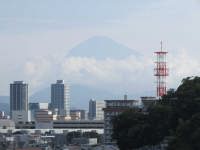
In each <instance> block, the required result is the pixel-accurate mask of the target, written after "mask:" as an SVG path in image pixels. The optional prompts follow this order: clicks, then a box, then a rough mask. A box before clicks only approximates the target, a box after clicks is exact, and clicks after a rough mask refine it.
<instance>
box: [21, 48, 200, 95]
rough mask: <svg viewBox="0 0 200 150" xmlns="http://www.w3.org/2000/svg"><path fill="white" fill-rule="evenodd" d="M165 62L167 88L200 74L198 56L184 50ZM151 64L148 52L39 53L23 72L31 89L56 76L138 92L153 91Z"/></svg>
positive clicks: (114, 91)
mask: <svg viewBox="0 0 200 150" xmlns="http://www.w3.org/2000/svg"><path fill="white" fill-rule="evenodd" d="M168 64H169V68H170V76H169V77H168V78H167V87H168V88H176V87H177V86H178V85H179V84H180V82H181V80H182V79H183V78H185V77H187V76H194V75H199V74H200V61H199V59H198V58H195V57H194V56H191V55H189V53H188V51H187V50H180V51H179V52H178V53H176V54H169V55H168ZM153 68H154V61H153V58H152V57H147V56H141V57H135V56H129V57H126V58H124V59H110V58H107V59H104V60H97V59H95V58H89V57H67V58H64V59H61V60H59V61H58V58H52V57H39V58H35V59H33V60H30V61H28V62H27V63H26V64H25V66H24V73H25V76H26V79H28V81H29V83H30V87H32V90H33V91H36V89H41V88H42V87H45V86H48V85H49V86H50V84H51V83H53V82H55V80H57V79H64V80H66V81H67V82H69V83H70V84H81V85H87V86H91V87H95V88H102V89H104V90H107V91H112V92H113V93H116V94H117V93H122V92H123V93H124V92H128V93H131V94H132V95H137V96H141V95H155V86H156V84H155V81H156V78H155V77H154V76H153ZM72 90H73V89H72Z"/></svg>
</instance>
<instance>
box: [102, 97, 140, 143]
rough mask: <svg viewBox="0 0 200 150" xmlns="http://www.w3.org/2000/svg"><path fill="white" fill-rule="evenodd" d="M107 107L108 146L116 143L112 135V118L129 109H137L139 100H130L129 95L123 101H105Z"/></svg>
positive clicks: (106, 138)
mask: <svg viewBox="0 0 200 150" xmlns="http://www.w3.org/2000/svg"><path fill="white" fill-rule="evenodd" d="M105 102H106V106H105V108H104V109H103V110H104V140H105V143H106V144H112V143H115V141H113V139H112V137H111V135H112V129H113V127H112V118H113V117H115V116H117V115H119V114H121V113H122V112H124V111H125V110H127V109H130V108H135V107H137V104H138V101H137V100H128V99H127V95H125V96H124V99H123V100H105Z"/></svg>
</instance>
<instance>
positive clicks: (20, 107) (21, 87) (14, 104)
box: [10, 81, 28, 117]
mask: <svg viewBox="0 0 200 150" xmlns="http://www.w3.org/2000/svg"><path fill="white" fill-rule="evenodd" d="M13 111H25V112H26V111H28V84H27V83H24V82H23V81H14V83H12V84H10V112H11V117H12V112H13Z"/></svg>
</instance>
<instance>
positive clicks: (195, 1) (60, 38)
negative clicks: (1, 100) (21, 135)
mask: <svg viewBox="0 0 200 150" xmlns="http://www.w3.org/2000/svg"><path fill="white" fill-rule="evenodd" d="M199 27H200V1H199V0H151V1H149V0H101V1H94V0H84V1H82V0H57V1H55V0H42V1H41V0H18V1H14V0H6V1H4V0H0V75H1V76H0V77H1V78H0V95H9V84H10V83H11V82H13V81H14V80H25V81H26V82H28V83H29V84H30V86H29V87H30V90H29V91H30V93H31V94H32V93H34V92H36V91H37V90H39V89H42V88H44V87H46V86H49V84H50V83H52V82H55V80H56V79H57V78H63V79H65V80H67V81H68V82H70V83H71V84H74V83H75V84H79V83H80V84H87V85H88V84H89V85H91V86H96V87H101V88H103V87H107V89H108V90H110V89H112V90H113V89H114V91H115V92H116V93H117V92H125V91H128V92H131V91H134V92H137V93H141V94H153V90H151V88H152V87H154V85H155V78H154V77H153V67H154V64H153V63H154V55H153V52H154V51H156V50H158V49H159V47H160V45H159V43H160V41H161V40H162V41H163V43H164V48H165V49H166V50H167V51H168V52H169V54H168V61H169V68H170V76H169V78H168V80H167V85H168V87H170V88H176V87H177V86H178V85H179V84H180V82H181V80H182V78H184V77H187V76H194V75H199V74H200V59H199V57H200V51H199V50H200V44H199V37H200V29H199ZM93 36H106V37H109V38H111V39H113V40H114V41H117V42H119V43H121V44H123V45H125V46H127V47H129V48H131V49H133V50H136V51H138V52H139V53H140V54H142V57H140V58H135V57H132V56H130V57H127V58H125V59H123V60H115V59H105V60H103V61H102V60H101V61H99V60H96V59H94V58H73V57H72V58H66V57H65V56H66V55H67V54H68V52H69V50H70V49H71V48H73V47H74V46H76V45H78V44H79V43H80V42H83V41H85V40H87V39H88V38H91V37H93ZM85 68H87V69H86V72H87V74H83V73H82V72H83V70H84V69H85ZM112 87H114V88H112ZM116 87H119V88H116ZM145 91H146V93H145ZM131 95H133V94H131Z"/></svg>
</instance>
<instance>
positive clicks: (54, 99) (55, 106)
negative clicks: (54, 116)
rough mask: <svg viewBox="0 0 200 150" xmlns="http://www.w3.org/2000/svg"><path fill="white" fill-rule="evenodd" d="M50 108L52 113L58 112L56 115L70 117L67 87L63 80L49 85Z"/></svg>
mask: <svg viewBox="0 0 200 150" xmlns="http://www.w3.org/2000/svg"><path fill="white" fill-rule="evenodd" d="M51 107H52V110H53V112H54V111H55V110H57V111H58V115H61V116H70V100H69V86H68V85H66V84H65V83H64V80H57V82H56V83H55V84H52V85H51Z"/></svg>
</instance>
